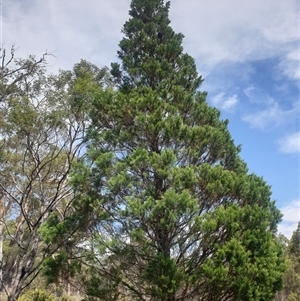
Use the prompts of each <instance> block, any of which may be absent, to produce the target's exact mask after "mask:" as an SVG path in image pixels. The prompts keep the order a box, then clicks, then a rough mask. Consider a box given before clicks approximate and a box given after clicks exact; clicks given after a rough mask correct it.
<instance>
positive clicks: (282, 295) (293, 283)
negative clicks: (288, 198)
mask: <svg viewBox="0 0 300 301" xmlns="http://www.w3.org/2000/svg"><path fill="white" fill-rule="evenodd" d="M282 243H283V245H284V246H285V257H286V259H287V264H288V268H287V270H286V272H285V274H284V285H283V289H282V291H280V292H279V293H278V294H277V296H276V299H275V300H276V301H282V300H284V301H300V222H298V227H297V229H296V230H295V231H294V233H293V235H292V237H291V239H290V240H289V241H288V240H287V239H284V241H283V242H282Z"/></svg>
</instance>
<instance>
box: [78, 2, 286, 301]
mask: <svg viewBox="0 0 300 301" xmlns="http://www.w3.org/2000/svg"><path fill="white" fill-rule="evenodd" d="M130 8H131V9H130V11H129V15H130V19H129V21H128V22H126V23H125V25H124V27H123V33H124V35H125V37H124V38H123V39H122V40H121V42H120V50H119V52H118V56H119V58H120V60H121V64H119V63H113V64H112V71H111V73H112V75H113V76H114V79H115V83H116V85H117V89H113V90H111V89H107V90H105V91H99V93H97V94H96V95H95V98H94V101H93V107H92V109H91V118H92V124H91V126H90V129H89V134H88V153H87V160H86V162H85V163H84V162H83V165H82V172H81V169H80V167H78V168H77V169H76V172H74V174H73V182H74V184H75V186H76V188H77V189H78V190H79V191H81V193H82V197H83V199H82V202H88V203H89V205H90V206H92V208H97V210H98V212H99V222H98V225H97V227H95V230H94V231H95V233H94V240H93V242H92V244H93V246H95V245H96V249H95V250H96V251H95V250H93V251H94V255H95V252H96V256H94V258H91V262H92V264H93V270H94V272H93V275H92V277H91V282H95V281H96V282H97V281H98V283H99V285H97V286H96V288H98V290H97V289H96V288H95V287H94V290H93V295H94V296H98V297H100V298H102V299H104V300H110V299H109V296H110V295H111V292H110V291H109V290H107V288H109V287H112V288H113V291H114V294H116V292H118V294H119V297H121V296H128V297H129V298H130V299H131V300H146V299H148V298H149V299H151V300H243V301H245V300H273V298H274V294H275V292H276V291H277V290H279V289H280V288H281V284H282V277H281V276H282V272H283V270H284V260H283V254H282V250H281V247H280V245H279V243H278V242H277V240H276V239H275V233H276V225H277V223H278V222H279V220H280V217H281V216H280V213H279V211H278V209H276V207H275V205H274V202H273V201H271V199H270V195H271V192H270V188H269V186H267V185H266V183H265V182H264V181H263V179H262V178H260V177H258V176H256V175H254V174H248V173H247V168H246V165H245V163H244V162H243V161H242V160H241V159H240V157H239V147H237V146H235V145H234V142H233V140H232V138H231V136H230V133H229V132H228V129H227V123H228V122H227V121H221V120H220V119H219V117H220V114H219V112H218V111H217V110H216V109H214V108H211V107H209V106H208V105H207V103H206V93H205V92H199V91H198V88H199V86H200V84H201V82H202V79H201V77H199V76H198V74H197V71H196V66H195V62H194V60H193V58H191V57H190V56H189V55H188V54H185V53H183V48H182V46H181V43H182V38H183V35H182V34H176V33H174V31H173V30H172V28H171V27H170V25H169V24H170V21H169V19H168V10H169V3H166V4H164V3H163V1H161V0H151V1H143V0H133V1H132V3H131V7H130ZM89 166H90V168H89ZM88 170H90V172H88ZM83 178H85V179H86V180H85V181H84V182H82V179H83ZM87 183H88V186H87ZM95 206H96V207H95ZM94 212H95V211H94ZM103 212H105V214H103ZM96 279H98V280H96ZM107 284H111V285H110V286H109V285H107ZM103 288H105V289H104V290H103Z"/></svg>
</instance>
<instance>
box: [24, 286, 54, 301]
mask: <svg viewBox="0 0 300 301" xmlns="http://www.w3.org/2000/svg"><path fill="white" fill-rule="evenodd" d="M18 301H55V297H54V295H52V294H50V293H49V292H47V291H45V290H41V289H34V290H29V291H27V292H26V293H24V294H22V295H21V296H20V297H19V298H18Z"/></svg>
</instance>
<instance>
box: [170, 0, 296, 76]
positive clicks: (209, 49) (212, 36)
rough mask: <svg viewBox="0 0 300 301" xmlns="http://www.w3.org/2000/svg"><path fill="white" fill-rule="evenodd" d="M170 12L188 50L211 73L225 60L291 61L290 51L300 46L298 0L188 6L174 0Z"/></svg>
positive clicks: (193, 0)
mask: <svg viewBox="0 0 300 301" xmlns="http://www.w3.org/2000/svg"><path fill="white" fill-rule="evenodd" d="M171 17H172V18H171V19H172V20H173V21H174V27H175V28H176V29H177V30H179V31H181V32H183V33H184V34H185V35H186V39H185V44H186V46H187V49H188V52H189V53H191V54H192V55H193V56H194V57H196V58H197V62H198V64H199V66H200V69H203V70H205V71H206V72H209V71H210V70H211V68H212V67H213V66H214V65H216V64H217V63H218V62H220V61H224V60H225V61H247V60H260V59H265V58H270V57H274V56H277V57H281V59H282V60H283V61H286V58H287V56H288V55H289V54H290V52H291V51H295V52H297V51H299V50H298V49H299V45H298V44H294V42H295V41H298V40H299V20H298V19H299V14H298V3H297V1H296V0H292V1H281V0H265V1H260V0H253V1H247V0H231V1H227V0H218V1H216V0H215V1H209V2H208V1H204V0H202V1H201V0H189V1H188V4H186V5H182V3H181V1H179V0H173V1H171ZM191 20H193V22H191ZM191 24H192V26H191ZM282 67H284V66H282ZM286 67H287V68H288V69H289V68H290V67H289V66H286ZM286 72H288V71H286ZM204 75H206V74H204Z"/></svg>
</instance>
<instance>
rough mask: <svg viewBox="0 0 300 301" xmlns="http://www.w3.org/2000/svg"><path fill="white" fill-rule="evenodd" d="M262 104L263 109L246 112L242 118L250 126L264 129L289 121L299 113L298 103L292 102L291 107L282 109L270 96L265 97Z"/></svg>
mask: <svg viewBox="0 0 300 301" xmlns="http://www.w3.org/2000/svg"><path fill="white" fill-rule="evenodd" d="M264 105H265V108H264V109H262V110H259V111H256V112H254V113H250V114H247V115H245V116H244V117H243V118H242V120H243V121H245V122H247V123H249V125H250V127H252V128H259V129H261V130H265V129H270V128H275V127H277V126H279V125H282V124H285V123H289V122H290V121H291V120H295V116H297V114H298V113H299V108H298V105H296V104H294V105H293V107H292V108H290V109H284V108H282V107H281V106H280V105H279V103H278V102H277V101H275V100H274V99H273V98H272V97H266V99H265V103H264Z"/></svg>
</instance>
